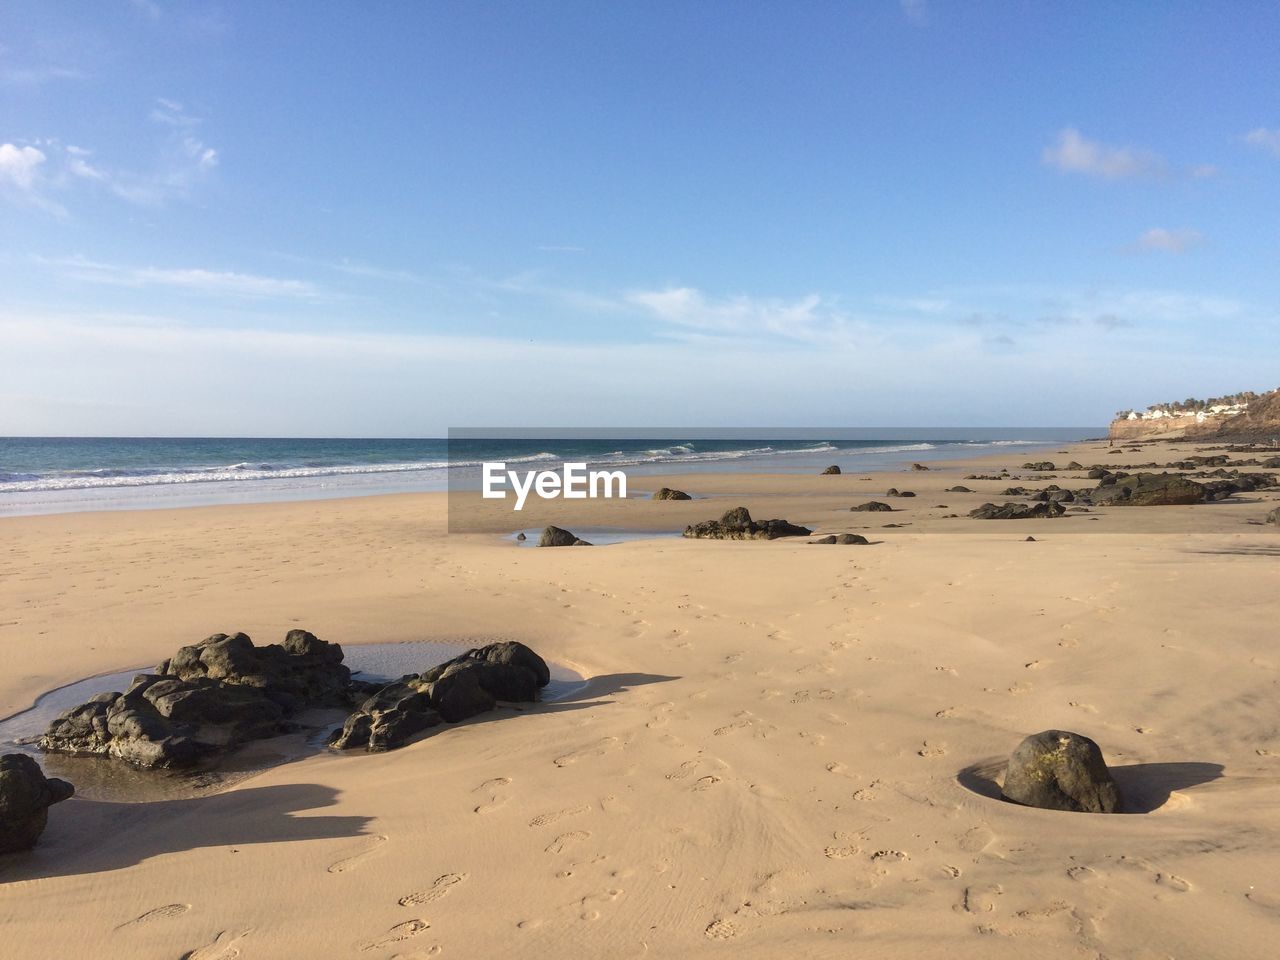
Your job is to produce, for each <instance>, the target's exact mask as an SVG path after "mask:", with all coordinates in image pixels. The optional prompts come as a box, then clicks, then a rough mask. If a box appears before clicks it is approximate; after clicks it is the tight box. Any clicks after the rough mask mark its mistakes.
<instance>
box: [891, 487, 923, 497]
mask: <svg viewBox="0 0 1280 960" xmlns="http://www.w3.org/2000/svg"><path fill="white" fill-rule="evenodd" d="M884 495H885V496H886V497H914V496H915V494H914V493H912V492H911V491H910V490H899V489H898V488H897V487H890V488H889V489H888V490H886V491H885V492H884Z"/></svg>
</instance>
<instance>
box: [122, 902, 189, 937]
mask: <svg viewBox="0 0 1280 960" xmlns="http://www.w3.org/2000/svg"><path fill="white" fill-rule="evenodd" d="M190 909H191V904H189V903H166V904H165V905H164V906H163V907H156V908H154V909H152V910H148V911H147V912H146V913H144V914H142V915H141V916H138V917H134V918H133V919H132V920H126V921H125V922H124V923H122V924H120V925H119V926H118V927H116V929H117V930H123V929H125V928H126V927H134V926H137V925H138V924H140V923H151V922H152V921H153V920H168V919H170V918H172V917H180V916H182V915H183V914H184V913H186V912H187V911H188V910H190Z"/></svg>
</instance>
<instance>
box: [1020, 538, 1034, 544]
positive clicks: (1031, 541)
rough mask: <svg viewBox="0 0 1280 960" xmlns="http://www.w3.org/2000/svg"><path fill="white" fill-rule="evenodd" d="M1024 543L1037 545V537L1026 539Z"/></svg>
mask: <svg viewBox="0 0 1280 960" xmlns="http://www.w3.org/2000/svg"><path fill="white" fill-rule="evenodd" d="M1023 542H1024V543H1035V542H1036V538H1035V537H1027V539H1026V540H1024V541H1023Z"/></svg>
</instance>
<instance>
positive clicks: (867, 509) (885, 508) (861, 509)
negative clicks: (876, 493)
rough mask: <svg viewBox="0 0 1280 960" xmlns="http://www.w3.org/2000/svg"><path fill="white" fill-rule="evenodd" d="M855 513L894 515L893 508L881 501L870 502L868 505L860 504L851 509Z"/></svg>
mask: <svg viewBox="0 0 1280 960" xmlns="http://www.w3.org/2000/svg"><path fill="white" fill-rule="evenodd" d="M849 509H850V510H852V511H853V512H854V513H892V512H893V507H891V506H889V505H888V504H887V503H882V502H881V501H879V500H868V501H867V502H866V503H860V504H858V505H857V506H856V507H850V508H849Z"/></svg>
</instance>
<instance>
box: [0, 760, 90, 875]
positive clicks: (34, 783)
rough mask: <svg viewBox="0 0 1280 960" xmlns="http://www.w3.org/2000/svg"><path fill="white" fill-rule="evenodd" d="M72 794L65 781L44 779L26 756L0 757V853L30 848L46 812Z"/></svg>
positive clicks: (40, 829)
mask: <svg viewBox="0 0 1280 960" xmlns="http://www.w3.org/2000/svg"><path fill="white" fill-rule="evenodd" d="M75 792H76V789H75V787H73V786H72V785H71V784H69V783H67V781H65V780H58V779H55V778H53V777H46V776H45V775H44V771H42V770H41V769H40V764H38V763H36V762H35V760H33V759H32V758H31V757H28V756H27V755H26V754H23V753H7V754H5V755H4V756H2V757H0V853H16V852H17V851H19V850H30V849H31V848H32V847H34V846H35V845H36V841H37V840H39V839H40V834H42V833H44V828H45V825H46V824H47V823H48V822H49V808H50V807H51V806H53V805H54V804H55V803H61V802H62V801H63V800H66V799H67V798H68V797H70V796H71V795H72V794H74V793H75Z"/></svg>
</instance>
